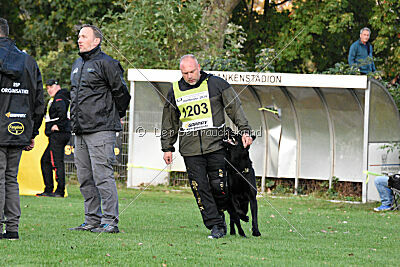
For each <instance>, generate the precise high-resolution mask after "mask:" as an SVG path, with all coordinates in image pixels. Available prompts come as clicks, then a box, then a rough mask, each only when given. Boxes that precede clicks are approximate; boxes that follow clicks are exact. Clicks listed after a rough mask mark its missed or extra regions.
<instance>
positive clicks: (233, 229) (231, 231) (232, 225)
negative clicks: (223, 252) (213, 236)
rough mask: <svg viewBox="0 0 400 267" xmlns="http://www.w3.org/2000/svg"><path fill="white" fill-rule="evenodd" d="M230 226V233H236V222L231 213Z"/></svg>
mask: <svg viewBox="0 0 400 267" xmlns="http://www.w3.org/2000/svg"><path fill="white" fill-rule="evenodd" d="M229 228H230V231H229V233H230V235H236V230H235V223H234V222H233V218H232V216H231V215H230V214H229Z"/></svg>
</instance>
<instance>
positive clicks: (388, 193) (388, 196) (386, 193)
mask: <svg viewBox="0 0 400 267" xmlns="http://www.w3.org/2000/svg"><path fill="white" fill-rule="evenodd" d="M388 181H389V177H388V176H378V177H376V178H375V181H374V182H375V187H376V190H378V193H379V197H380V198H381V203H382V204H381V205H380V206H379V207H377V208H374V211H388V210H391V209H392V202H393V192H392V190H391V189H390V188H389V186H388Z"/></svg>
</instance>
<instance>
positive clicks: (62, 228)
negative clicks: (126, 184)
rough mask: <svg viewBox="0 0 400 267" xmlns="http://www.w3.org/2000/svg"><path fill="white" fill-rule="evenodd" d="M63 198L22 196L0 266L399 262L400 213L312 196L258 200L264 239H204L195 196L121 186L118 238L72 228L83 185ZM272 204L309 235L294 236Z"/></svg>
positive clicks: (1, 245) (1, 246)
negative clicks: (16, 231)
mask: <svg viewBox="0 0 400 267" xmlns="http://www.w3.org/2000/svg"><path fill="white" fill-rule="evenodd" d="M68 191H69V197H68V198H65V199H58V198H57V199H55V198H37V197H28V196H23V197H21V209H22V217H21V224H20V240H18V241H10V240H0V255H1V261H0V262H1V263H0V265H1V266H15V265H23V266H27V265H58V264H61V265H64V264H65V265H73V266H83V265H86V266H93V265H108V264H110V265H123V266H184V265H189V266H190V265H199V266H209V265H211V266H215V265H222V266H228V265H234V266H259V265H307V266H309V265H325V264H326V265H343V266H344V265H346V266H348V265H371V266H372V265H374V266H378V265H379V266H386V265H392V266H396V265H397V264H399V262H400V256H399V252H398V245H399V244H400V242H399V241H400V232H399V226H400V216H399V213H398V212H387V213H379V214H378V213H374V212H373V211H372V208H373V207H374V206H376V204H347V203H331V202H328V201H325V200H318V199H314V198H312V197H290V196H289V197H287V198H271V197H266V198H259V199H258V203H259V225H260V231H261V233H262V236H261V237H258V238H255V237H253V236H251V231H250V228H251V224H250V223H247V224H244V229H245V231H246V234H247V235H248V238H242V237H240V236H229V235H228V236H226V237H225V238H222V239H217V240H210V239H207V235H208V234H209V231H208V230H207V229H206V228H205V227H204V226H203V224H202V221H201V217H200V213H199V211H198V209H197V206H196V203H195V200H194V198H193V196H192V195H191V192H189V191H187V190H183V191H181V192H176V191H172V190H168V189H167V188H158V187H156V188H153V189H151V190H149V191H145V192H144V193H143V194H141V195H140V196H139V197H138V198H137V200H136V201H134V202H133V204H131V205H130V206H129V207H128V205H129V203H130V202H131V201H132V199H134V198H135V197H136V196H137V195H138V194H139V193H140V191H139V190H132V189H119V197H120V212H121V218H120V224H119V227H120V230H122V233H120V234H102V235H97V234H94V233H90V232H73V231H68V230H67V228H69V227H73V226H77V225H79V224H81V223H82V222H83V199H82V197H81V195H80V192H79V189H78V186H76V185H70V186H69V187H68ZM268 202H270V203H271V204H272V205H273V206H274V207H275V208H276V209H277V210H279V212H280V213H281V214H282V215H283V216H284V217H285V218H286V219H287V220H288V221H289V222H290V223H291V224H293V225H294V227H295V228H296V229H297V230H298V231H299V232H300V233H301V234H302V235H303V236H304V238H302V237H301V236H300V235H299V234H298V233H297V232H295V231H293V230H292V229H291V228H290V226H289V225H288V224H287V222H286V221H285V220H283V219H282V218H281V217H280V216H279V215H278V213H277V212H276V211H275V210H274V209H272V208H271V206H270V205H269V204H268Z"/></svg>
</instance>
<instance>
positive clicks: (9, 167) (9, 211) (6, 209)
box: [0, 146, 22, 233]
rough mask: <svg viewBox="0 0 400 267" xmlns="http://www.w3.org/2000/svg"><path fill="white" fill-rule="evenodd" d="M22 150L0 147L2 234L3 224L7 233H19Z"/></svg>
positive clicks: (0, 224)
mask: <svg viewBox="0 0 400 267" xmlns="http://www.w3.org/2000/svg"><path fill="white" fill-rule="evenodd" d="M21 154H22V149H21V148H11V147H4V146H0V219H1V222H0V233H2V232H3V223H5V224H6V231H7V232H18V224H19V218H20V217H21V207H20V204H19V186H18V182H17V175H18V166H19V160H20V159H21Z"/></svg>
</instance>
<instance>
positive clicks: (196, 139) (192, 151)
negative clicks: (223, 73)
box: [161, 71, 251, 156]
mask: <svg viewBox="0 0 400 267" xmlns="http://www.w3.org/2000/svg"><path fill="white" fill-rule="evenodd" d="M206 78H208V81H207V85H208V93H209V97H210V105H211V111H212V119H213V124H214V126H215V127H220V126H223V125H224V124H225V112H226V114H227V115H228V116H229V118H230V119H231V120H232V121H233V123H234V124H235V125H236V126H237V127H238V129H239V131H241V132H242V133H251V128H250V126H249V124H248V121H247V118H246V116H245V114H244V112H243V109H242V105H241V102H240V100H239V97H238V96H237V94H236V92H235V91H234V89H233V88H232V87H231V85H230V84H229V83H228V82H227V81H225V80H224V79H222V78H220V77H217V76H213V75H212V74H207V73H205V72H203V71H201V76H200V80H199V81H198V82H197V83H196V84H195V85H190V84H188V83H187V82H185V80H184V79H183V78H182V79H181V80H180V81H179V83H178V85H179V88H180V90H182V91H185V90H190V89H192V88H197V87H199V86H200V85H201V83H202V82H203V81H204V80H205V79H206ZM167 99H168V101H166V102H165V105H164V110H163V118H162V131H161V133H162V135H161V147H162V151H164V152H167V151H171V152H174V151H175V148H174V144H175V142H176V141H177V139H178V135H179V152H180V153H181V155H182V156H196V155H202V154H207V153H211V152H214V151H217V150H219V149H221V148H223V147H224V146H223V144H222V139H223V138H224V127H221V128H219V129H217V128H212V129H204V130H197V131H195V132H194V133H190V132H189V133H182V132H180V131H179V128H180V127H181V126H182V122H181V121H180V120H179V117H180V111H179V109H178V108H177V105H176V100H175V95H174V91H173V88H171V89H170V91H169V92H168V96H167ZM224 111H225V112H224Z"/></svg>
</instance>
